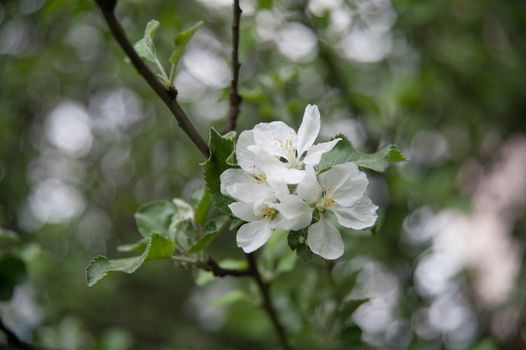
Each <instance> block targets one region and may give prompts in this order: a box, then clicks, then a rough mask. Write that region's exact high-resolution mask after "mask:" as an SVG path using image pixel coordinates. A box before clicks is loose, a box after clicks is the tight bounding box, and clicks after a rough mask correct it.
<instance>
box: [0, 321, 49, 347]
mask: <svg viewBox="0 0 526 350" xmlns="http://www.w3.org/2000/svg"><path fill="white" fill-rule="evenodd" d="M0 331H2V332H3V333H4V334H5V336H6V338H7V344H0V349H11V350H14V349H27V350H50V349H47V348H42V347H39V346H36V345H33V344H30V343H26V342H25V341H23V340H21V339H20V338H18V336H17V335H16V334H15V333H14V332H13V331H12V330H10V329H9V328H7V326H6V325H5V323H4V321H2V319H1V318H0Z"/></svg>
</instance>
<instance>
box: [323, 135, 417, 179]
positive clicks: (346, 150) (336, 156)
mask: <svg viewBox="0 0 526 350" xmlns="http://www.w3.org/2000/svg"><path fill="white" fill-rule="evenodd" d="M336 138H341V140H340V142H338V143H337V144H336V146H335V147H334V148H333V149H332V150H331V151H330V152H328V153H325V154H324V155H323V157H322V159H321V161H320V164H319V165H318V168H319V169H320V171H321V172H323V171H325V170H328V169H329V168H331V167H332V166H334V165H336V164H341V163H347V162H353V163H355V164H356V165H358V166H359V167H360V168H366V169H370V170H374V171H378V172H382V171H385V169H387V167H388V166H389V164H390V163H395V162H400V161H403V160H407V157H406V156H405V155H404V154H403V153H402V152H401V151H400V149H398V147H397V146H396V145H387V146H384V147H383V148H381V149H380V150H379V151H377V152H375V153H372V154H366V153H362V152H359V151H357V150H356V149H354V147H353V146H352V144H351V142H350V141H349V140H348V139H347V138H346V137H345V136H343V135H338V136H337V137H336Z"/></svg>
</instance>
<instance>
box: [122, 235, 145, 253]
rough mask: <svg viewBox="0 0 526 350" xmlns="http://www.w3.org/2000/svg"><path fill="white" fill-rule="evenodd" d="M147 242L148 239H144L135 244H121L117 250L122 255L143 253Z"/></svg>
mask: <svg viewBox="0 0 526 350" xmlns="http://www.w3.org/2000/svg"><path fill="white" fill-rule="evenodd" d="M149 241H150V239H149V238H148V237H145V238H143V239H141V240H140V241H137V242H135V243H130V244H122V245H120V246H118V247H117V250H118V251H119V252H123V253H130V252H142V251H144V249H146V246H147V245H148V242H149Z"/></svg>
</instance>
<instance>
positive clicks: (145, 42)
mask: <svg viewBox="0 0 526 350" xmlns="http://www.w3.org/2000/svg"><path fill="white" fill-rule="evenodd" d="M158 28H159V21H157V20H155V19H153V20H151V21H150V22H148V24H146V29H145V30H144V37H143V38H142V39H141V40H139V41H138V42H137V43H135V45H134V46H133V47H134V48H135V51H137V53H138V54H139V56H141V57H142V58H145V59H147V60H148V61H151V62H157V61H158V59H157V52H156V50H155V45H154V43H153V36H154V35H155V32H156V31H157V29H158Z"/></svg>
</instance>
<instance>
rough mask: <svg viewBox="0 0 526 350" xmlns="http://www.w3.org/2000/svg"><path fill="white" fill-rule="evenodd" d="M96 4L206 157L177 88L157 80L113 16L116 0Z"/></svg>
mask: <svg viewBox="0 0 526 350" xmlns="http://www.w3.org/2000/svg"><path fill="white" fill-rule="evenodd" d="M95 2H96V3H97V5H98V6H99V8H100V9H101V11H102V15H103V16H104V19H105V20H106V23H107V24H108V26H109V28H110V30H111V33H112V35H113V37H114V39H115V40H116V41H117V42H118V43H119V45H120V47H121V48H122V49H123V51H124V52H125V54H126V56H128V58H129V59H130V61H131V63H132V64H133V66H134V67H135V69H137V72H139V74H140V75H141V76H142V77H143V78H144V80H146V82H147V83H148V85H150V87H151V88H152V90H153V91H155V93H156V94H157V96H159V97H160V98H161V100H162V101H163V102H164V104H165V105H166V106H167V107H168V109H169V110H170V112H172V115H173V116H174V117H175V119H176V120H177V122H178V123H179V126H180V127H181V129H183V131H184V132H185V133H186V135H188V137H189V138H190V139H191V140H192V142H193V143H194V144H195V145H196V146H197V148H198V149H199V151H201V153H202V154H203V155H204V156H205V157H208V154H209V149H208V145H207V143H206V142H205V140H204V139H203V138H202V137H201V135H199V133H198V132H197V130H196V129H195V127H194V126H193V124H192V122H191V121H190V119H189V118H188V116H187V115H186V113H185V111H184V110H183V108H182V107H181V105H180V104H179V103H178V102H177V100H176V97H177V90H176V89H175V88H174V87H173V86H172V87H170V88H169V89H166V88H165V87H164V86H163V84H161V83H160V82H159V79H158V78H157V77H156V76H155V74H154V73H153V72H152V71H151V70H150V68H148V66H147V65H146V64H145V63H144V62H143V60H142V59H141V58H140V57H139V55H138V54H137V52H136V51H135V49H134V48H133V46H132V44H131V43H130V41H129V40H128V38H127V37H126V34H125V33H124V30H123V29H122V27H121V25H120V24H119V21H118V20H117V18H116V17H115V5H116V0H95Z"/></svg>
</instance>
